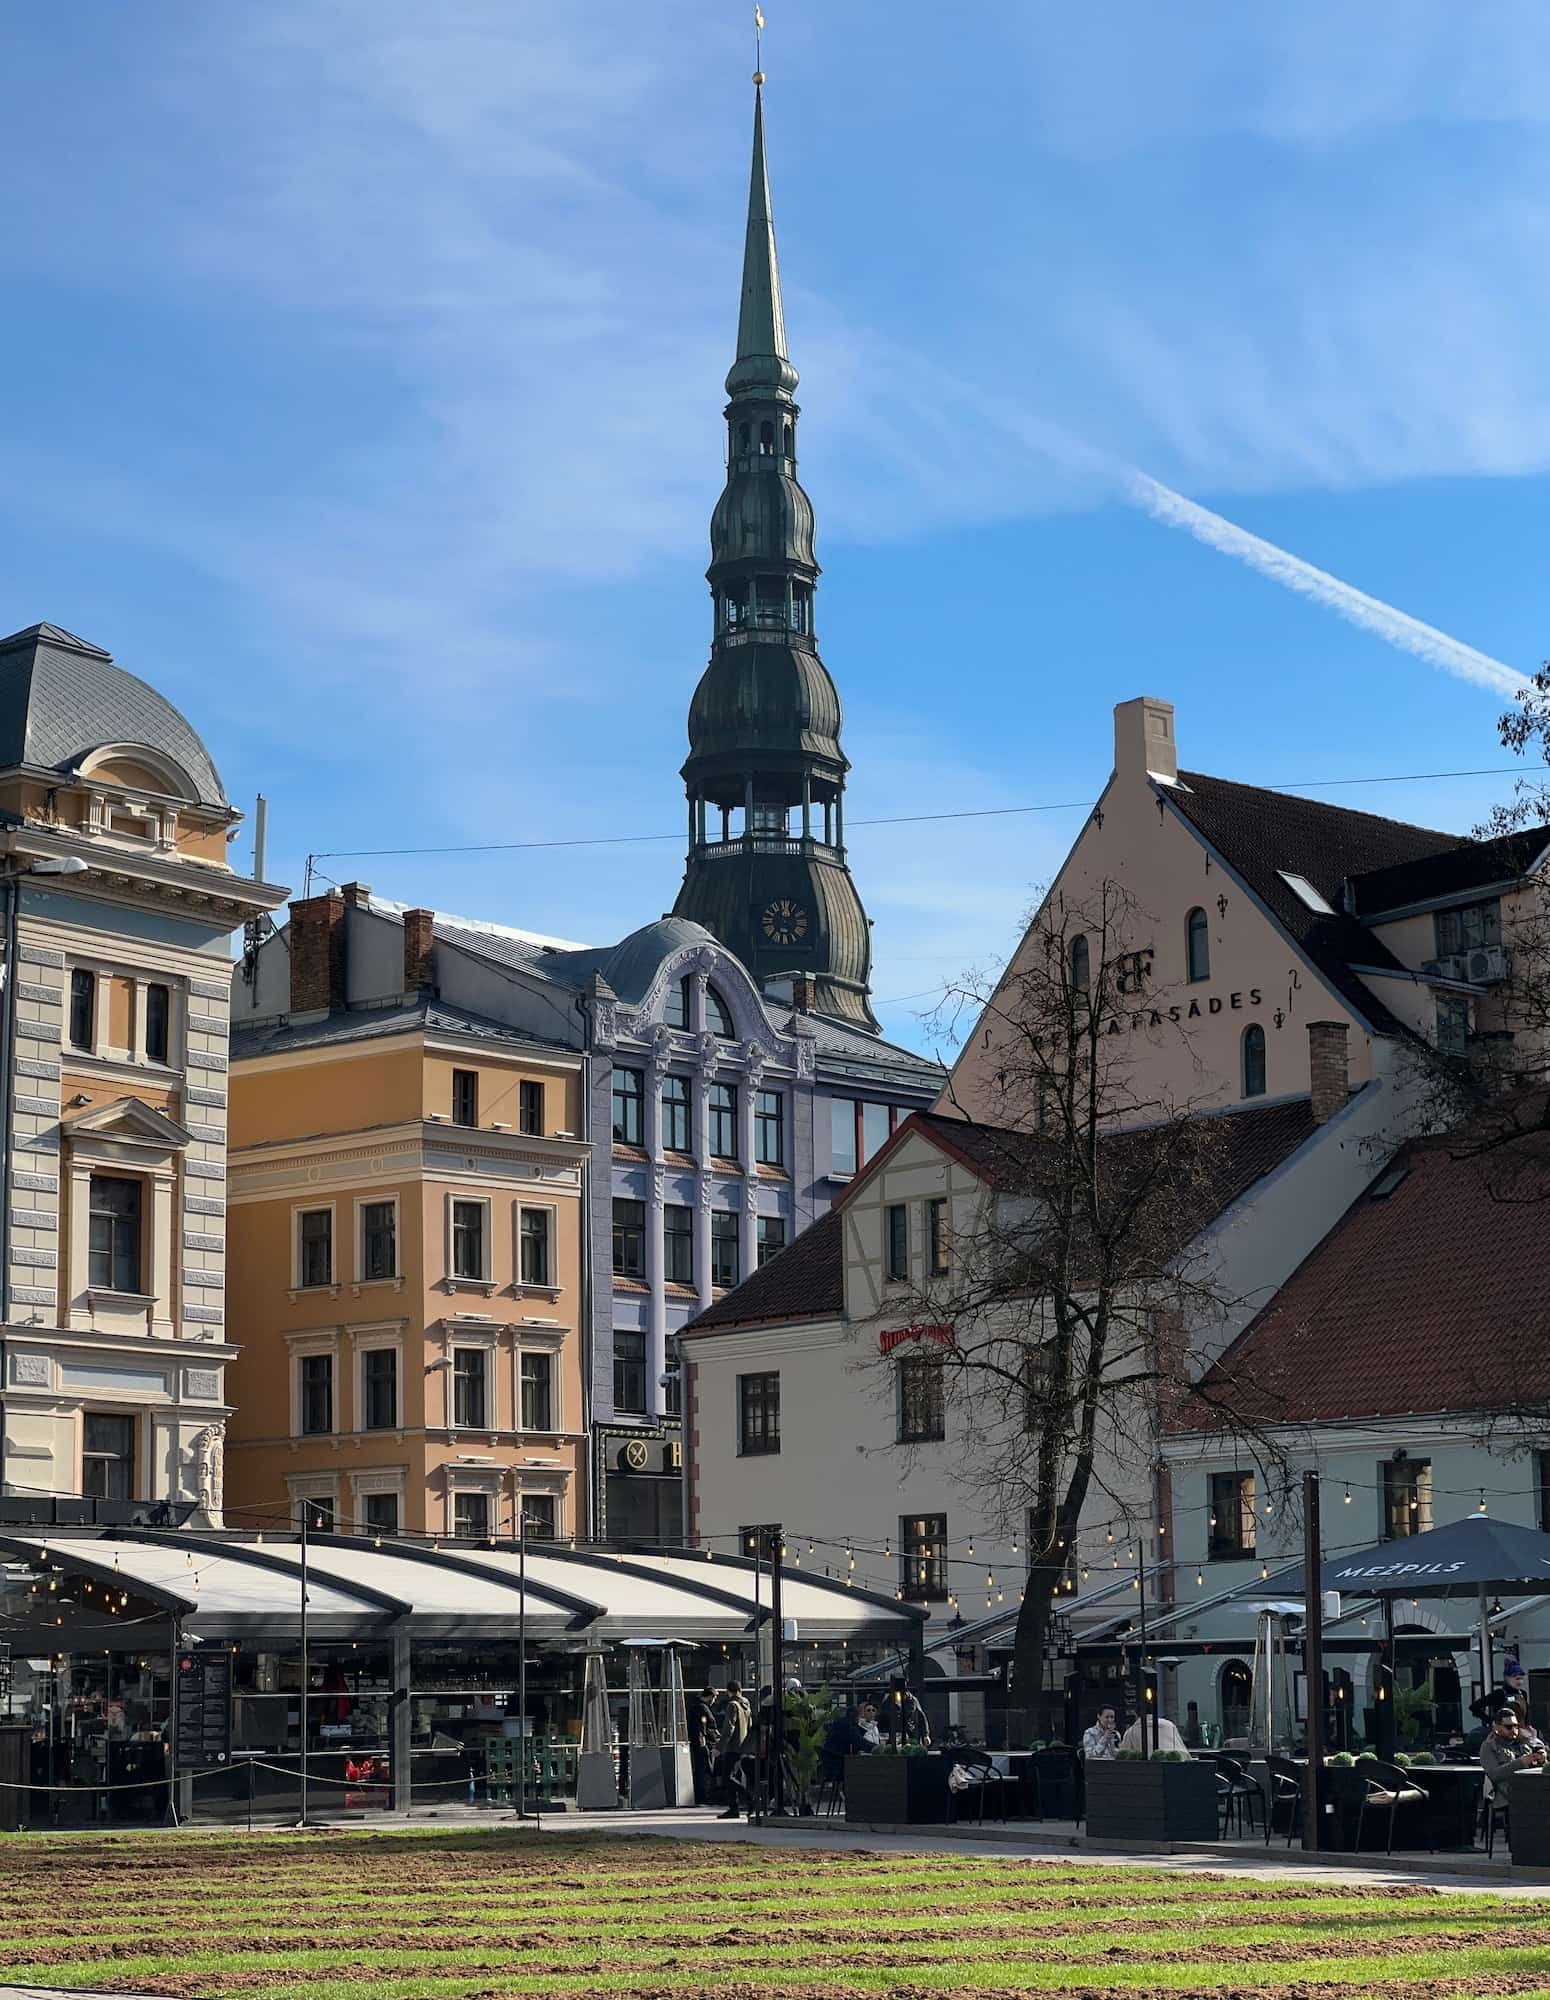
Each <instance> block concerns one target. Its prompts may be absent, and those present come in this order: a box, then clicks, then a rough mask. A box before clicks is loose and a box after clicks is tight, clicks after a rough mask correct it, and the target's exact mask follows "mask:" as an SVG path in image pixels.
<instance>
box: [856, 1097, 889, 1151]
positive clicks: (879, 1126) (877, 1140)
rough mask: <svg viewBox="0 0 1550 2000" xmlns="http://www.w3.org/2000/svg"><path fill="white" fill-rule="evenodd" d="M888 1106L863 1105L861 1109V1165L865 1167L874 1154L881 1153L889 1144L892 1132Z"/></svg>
mask: <svg viewBox="0 0 1550 2000" xmlns="http://www.w3.org/2000/svg"><path fill="white" fill-rule="evenodd" d="M891 1129H892V1128H891V1125H890V1121H889V1117H888V1107H887V1105H886V1104H863V1105H862V1107H861V1164H862V1166H865V1165H866V1163H867V1161H868V1160H870V1159H871V1157H872V1155H873V1154H874V1153H880V1152H881V1151H882V1149H883V1148H884V1146H886V1145H887V1143H888V1134H889V1131H890V1130H891Z"/></svg>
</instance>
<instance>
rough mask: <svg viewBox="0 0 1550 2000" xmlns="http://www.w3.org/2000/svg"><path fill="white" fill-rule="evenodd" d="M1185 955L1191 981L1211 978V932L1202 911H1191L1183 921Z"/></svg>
mask: <svg viewBox="0 0 1550 2000" xmlns="http://www.w3.org/2000/svg"><path fill="white" fill-rule="evenodd" d="M1184 944H1185V955H1186V957H1187V958H1188V960H1189V976H1190V978H1191V979H1209V978H1210V977H1211V930H1210V926H1209V925H1208V924H1207V922H1206V913H1205V911H1204V910H1191V911H1190V913H1189V915H1188V916H1187V917H1186V918H1185V919H1184Z"/></svg>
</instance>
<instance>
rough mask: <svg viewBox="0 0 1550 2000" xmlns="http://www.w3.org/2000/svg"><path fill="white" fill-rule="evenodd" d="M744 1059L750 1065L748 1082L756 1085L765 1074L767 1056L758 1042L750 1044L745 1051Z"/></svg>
mask: <svg viewBox="0 0 1550 2000" xmlns="http://www.w3.org/2000/svg"><path fill="white" fill-rule="evenodd" d="M743 1059H744V1061H745V1062H746V1063H747V1064H748V1081H749V1082H750V1083H754V1084H756V1083H757V1082H758V1081H759V1078H760V1077H761V1076H762V1075H763V1074H764V1063H765V1055H764V1051H763V1049H761V1048H760V1046H759V1044H758V1043H757V1042H749V1043H748V1044H747V1045H746V1046H745V1047H744V1050H743Z"/></svg>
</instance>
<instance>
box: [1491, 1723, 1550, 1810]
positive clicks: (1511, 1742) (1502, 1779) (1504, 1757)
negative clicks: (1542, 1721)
mask: <svg viewBox="0 0 1550 2000" xmlns="http://www.w3.org/2000/svg"><path fill="white" fill-rule="evenodd" d="M1545 1755H1546V1753H1545V1746H1544V1744H1543V1743H1541V1742H1540V1740H1539V1738H1538V1737H1537V1736H1536V1737H1533V1738H1532V1739H1531V1738H1530V1737H1529V1736H1528V1735H1527V1734H1526V1733H1525V1732H1524V1728H1523V1725H1522V1723H1521V1722H1520V1721H1519V1720H1518V1712H1517V1710H1516V1709H1515V1708H1504V1709H1503V1710H1502V1711H1501V1713H1500V1714H1499V1715H1498V1716H1497V1717H1496V1720H1495V1721H1494V1722H1493V1723H1492V1725H1491V1733H1490V1735H1489V1736H1488V1737H1487V1738H1486V1739H1485V1741H1484V1742H1483V1743H1482V1744H1481V1746H1480V1767H1481V1769H1482V1770H1483V1771H1484V1772H1485V1789H1486V1794H1487V1796H1488V1797H1490V1798H1493V1799H1496V1798H1502V1799H1504V1798H1506V1797H1507V1795H1508V1786H1509V1784H1510V1782H1511V1780H1512V1777H1513V1774H1514V1772H1517V1771H1539V1770H1543V1768H1544V1765H1545Z"/></svg>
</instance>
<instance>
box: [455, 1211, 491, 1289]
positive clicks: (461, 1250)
mask: <svg viewBox="0 0 1550 2000" xmlns="http://www.w3.org/2000/svg"><path fill="white" fill-rule="evenodd" d="M484 1218H485V1206H484V1203H483V1202H482V1201H455V1202H453V1204H452V1275H453V1277H454V1278H482V1277H483V1276H484Z"/></svg>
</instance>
